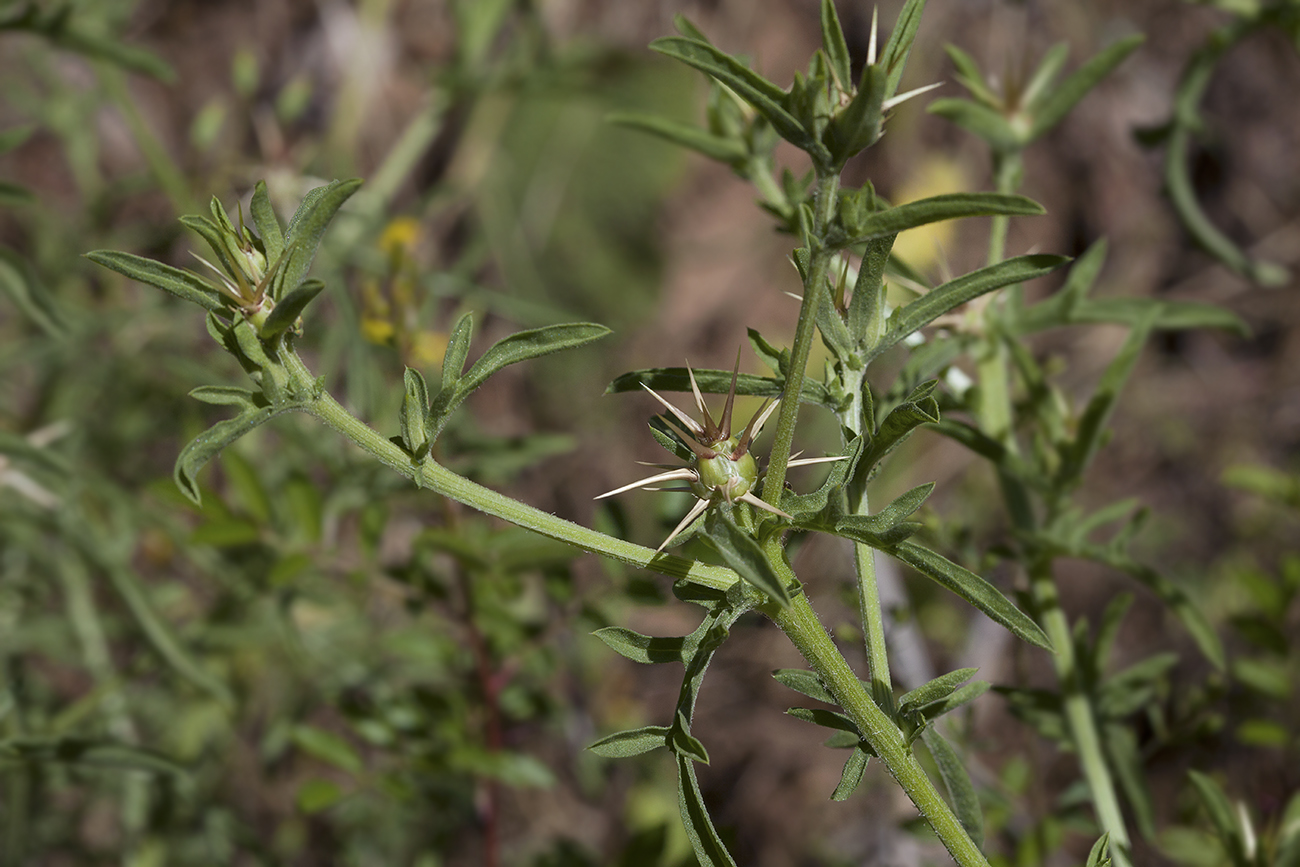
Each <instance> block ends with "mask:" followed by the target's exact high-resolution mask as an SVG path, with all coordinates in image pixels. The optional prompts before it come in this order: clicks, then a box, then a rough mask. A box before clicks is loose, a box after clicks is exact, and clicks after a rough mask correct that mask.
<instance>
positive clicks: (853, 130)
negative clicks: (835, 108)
mask: <svg viewBox="0 0 1300 867" xmlns="http://www.w3.org/2000/svg"><path fill="white" fill-rule="evenodd" d="M887 87H888V77H887V76H886V75H885V72H884V70H883V69H882V68H881V67H879V66H864V67H863V69H862V78H861V80H860V81H859V82H858V89H857V93H855V94H854V95H853V99H852V100H851V101H850V102H849V104H848V105H847V106H845V107H844V108H843V109H842V110H841V111H840V112H839V113H837V114H836V115H835V116H834V117H832V118H831V123H830V125H829V126H828V127H827V128H826V133H825V138H826V139H827V143H828V145H829V147H830V151H831V156H832V159H833V165H834V166H836V167H839V166H843V165H844V163H845V162H847V161H848V159H849V157H851V156H853V155H854V154H857V153H859V152H861V151H862V150H864V149H865V148H868V147H870V146H871V145H873V144H875V143H876V140H877V139H879V138H880V126H881V123H882V122H883V108H882V106H883V104H884V101H885V99H886V98H887V97H886V95H885V90H886V88H887Z"/></svg>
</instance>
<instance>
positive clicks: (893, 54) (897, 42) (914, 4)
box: [880, 0, 925, 99]
mask: <svg viewBox="0 0 1300 867" xmlns="http://www.w3.org/2000/svg"><path fill="white" fill-rule="evenodd" d="M924 10H925V0H907V2H906V3H904V4H903V8H902V9H901V10H899V12H898V20H897V21H895V22H894V30H893V32H892V33H890V34H889V41H888V42H886V43H885V50H884V51H882V52H881V53H880V65H881V66H883V67H884V68H885V69H886V70H887V71H888V72H889V81H888V83H887V85H886V87H885V99H889V98H890V97H891V96H893V95H894V94H895V93H897V92H898V82H899V79H901V78H902V77H903V68H904V67H905V66H906V65H907V55H908V53H909V52H910V51H911V50H912V43H913V42H915V41H916V31H917V30H918V29H919V28H920V26H921V13H922V12H923V11H924Z"/></svg>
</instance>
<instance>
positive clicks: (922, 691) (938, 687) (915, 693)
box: [898, 668, 979, 716]
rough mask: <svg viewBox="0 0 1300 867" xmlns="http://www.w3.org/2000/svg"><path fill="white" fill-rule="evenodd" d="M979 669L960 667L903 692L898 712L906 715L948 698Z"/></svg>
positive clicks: (899, 700)
mask: <svg viewBox="0 0 1300 867" xmlns="http://www.w3.org/2000/svg"><path fill="white" fill-rule="evenodd" d="M977 671H979V669H978V668H959V669H957V670H956V671H950V672H948V673H947V674H943V675H940V676H939V677H936V678H935V679H934V680H931V681H929V682H928V683H923V684H921V685H920V686H918V687H917V688H916V689H913V690H909V691H908V692H905V693H903V694H902V695H901V696H899V699H898V713H899V714H900V715H903V716H906V715H907V714H910V713H912V712H914V711H915V710H917V709H918V708H920V707H923V706H924V705H927V704H931V703H932V702H936V701H939V700H940V699H944V698H947V697H948V696H949V695H951V694H952V692H953V691H954V690H955V689H957V687H958V686H959V685H961V684H962V683H965V682H966V681H968V680H970V679H971V678H972V677H974V676H975V672H977Z"/></svg>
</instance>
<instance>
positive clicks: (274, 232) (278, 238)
mask: <svg viewBox="0 0 1300 867" xmlns="http://www.w3.org/2000/svg"><path fill="white" fill-rule="evenodd" d="M249 210H250V211H252V213H253V225H254V226H256V227H257V234H258V235H259V236H261V238H262V246H263V247H264V248H265V249H266V261H267V263H268V264H269V265H271V266H272V267H274V265H275V263H276V262H278V261H279V260H280V255H281V254H282V253H283V252H284V229H283V228H282V227H281V226H280V218H279V217H277V216H276V215H275V209H274V208H272V207H271V199H270V196H268V195H267V192H266V181H258V182H257V185H256V186H254V187H253V200H252V202H251V203H250V204H249Z"/></svg>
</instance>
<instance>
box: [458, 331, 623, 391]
mask: <svg viewBox="0 0 1300 867" xmlns="http://www.w3.org/2000/svg"><path fill="white" fill-rule="evenodd" d="M609 333H610V331H609V329H608V328H606V327H605V326H603V325H596V324H595V323H591V322H570V323H566V324H564V325H548V326H546V327H545V328H534V329H531V330H529V331H519V332H516V333H514V334H511V335H510V336H509V337H505V338H502V339H501V340H498V341H497V342H496V343H494V344H492V346H491V347H490V348H489V349H488V351H487V352H485V353H483V355H482V356H480V357H479V359H478V361H476V362H474V365H473V366H472V367H470V369H469V371H468V372H467V373H466V374H465V375H464V377H462V378H461V380H460V382H459V383H457V385H456V389H457V391H458V392H459V394H460V395H461V396H462V399H463V397H464V396H465V395H468V394H469V393H470V392H472V391H474V389H476V388H478V387H479V386H480V385H482V384H483V383H484V382H486V381H487V379H488V377H489V376H491V375H492V374H494V373H496V372H497V371H498V370H500V369H501V368H503V367H506V366H508V365H511V364H518V363H519V362H521V361H528V360H529V359H532V358H540V357H541V356H543V355H550V354H551V353H553V352H559V351H561V350H564V349H576V348H577V347H579V346H586V345H587V344H588V343H591V342H592V341H593V340H599V339H600V338H602V337H604V336H605V335H606V334H609Z"/></svg>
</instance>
